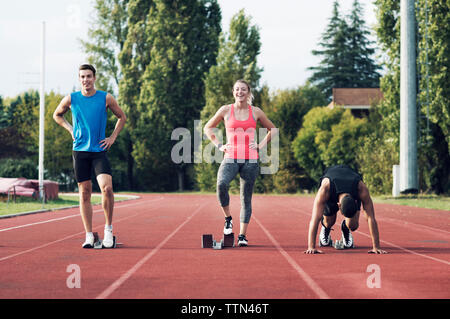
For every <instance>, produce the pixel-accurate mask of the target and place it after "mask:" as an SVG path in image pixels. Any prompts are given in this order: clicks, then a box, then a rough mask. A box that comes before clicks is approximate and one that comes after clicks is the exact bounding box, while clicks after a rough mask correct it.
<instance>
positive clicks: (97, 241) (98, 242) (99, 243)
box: [94, 233, 118, 249]
mask: <svg viewBox="0 0 450 319" xmlns="http://www.w3.org/2000/svg"><path fill="white" fill-rule="evenodd" d="M117 245H118V243H117V241H116V236H113V245H112V247H105V246H103V242H102V241H101V240H100V237H98V233H94V249H102V248H105V249H111V248H116V247H117Z"/></svg>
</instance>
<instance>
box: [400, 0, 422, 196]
mask: <svg viewBox="0 0 450 319" xmlns="http://www.w3.org/2000/svg"><path fill="white" fill-rule="evenodd" d="M414 3H415V1H414V0H401V2H400V192H401V193H417V192H418V189H419V187H418V167H417V107H416V39H415V33H416V29H415V7H414Z"/></svg>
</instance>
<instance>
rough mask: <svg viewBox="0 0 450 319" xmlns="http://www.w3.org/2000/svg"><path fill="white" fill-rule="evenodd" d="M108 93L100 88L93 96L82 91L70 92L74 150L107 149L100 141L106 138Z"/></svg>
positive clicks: (100, 150)
mask: <svg viewBox="0 0 450 319" xmlns="http://www.w3.org/2000/svg"><path fill="white" fill-rule="evenodd" d="M106 94H107V93H106V92H104V91H99V90H97V92H95V94H94V95H93V96H84V95H83V94H81V91H78V92H74V93H71V94H70V100H71V110H72V125H73V137H74V138H75V140H74V141H73V150H74V151H82V152H104V151H105V150H104V149H102V148H101V146H100V141H101V140H104V139H105V130H106V119H107V111H106Z"/></svg>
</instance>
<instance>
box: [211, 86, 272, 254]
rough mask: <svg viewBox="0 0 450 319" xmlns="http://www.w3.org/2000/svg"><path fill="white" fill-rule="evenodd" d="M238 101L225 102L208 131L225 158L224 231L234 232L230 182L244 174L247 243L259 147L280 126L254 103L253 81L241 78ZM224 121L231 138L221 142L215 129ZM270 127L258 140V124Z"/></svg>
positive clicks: (221, 176) (221, 185) (221, 181)
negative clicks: (276, 125)
mask: <svg viewBox="0 0 450 319" xmlns="http://www.w3.org/2000/svg"><path fill="white" fill-rule="evenodd" d="M233 96H234V104H229V105H224V106H222V107H221V108H220V109H219V110H218V111H217V112H216V114H215V115H214V116H213V117H212V118H211V119H210V120H209V121H208V123H206V125H205V128H204V132H205V134H206V135H207V136H208V138H209V139H210V140H211V142H212V143H214V145H216V146H217V147H218V148H219V150H220V151H222V152H224V159H223V161H222V163H221V164H220V167H219V170H218V172H217V197H218V200H219V203H220V206H221V208H222V212H223V214H224V216H225V226H224V234H225V235H229V234H231V233H232V227H233V223H232V216H231V211H230V204H229V202H230V197H229V194H228V189H229V184H230V182H231V181H232V180H233V179H234V178H235V177H236V175H237V174H238V173H239V174H240V194H241V195H240V198H241V210H240V230H239V236H238V245H239V246H247V245H248V240H247V238H246V234H247V228H248V224H249V222H250V217H251V214H252V205H251V199H252V194H253V186H254V184H255V180H256V177H257V176H258V173H259V164H258V157H259V156H258V150H259V149H261V148H263V147H265V146H266V145H267V143H268V142H269V141H270V139H271V138H272V137H273V134H274V133H276V132H277V129H276V128H275V126H274V125H273V123H272V122H271V121H270V120H269V119H268V118H267V116H266V115H265V113H264V112H263V111H262V110H261V109H260V108H259V107H256V106H252V105H251V104H252V99H253V95H252V93H251V88H250V85H249V84H248V83H247V82H246V81H244V80H238V81H236V83H235V84H234V86H233ZM222 121H224V122H225V129H226V137H227V142H226V144H225V145H223V144H221V143H220V141H219V140H218V139H217V137H216V136H215V135H214V132H213V129H214V128H215V127H217V125H218V124H219V123H220V122H222ZM258 121H259V122H260V123H261V125H262V126H263V127H264V128H266V129H267V130H268V133H267V134H266V136H265V137H264V138H263V140H262V141H260V142H259V143H257V141H256V124H257V122H258Z"/></svg>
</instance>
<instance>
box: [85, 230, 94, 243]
mask: <svg viewBox="0 0 450 319" xmlns="http://www.w3.org/2000/svg"><path fill="white" fill-rule="evenodd" d="M92 239H94V233H93V232H86V241H90V240H92Z"/></svg>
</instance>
